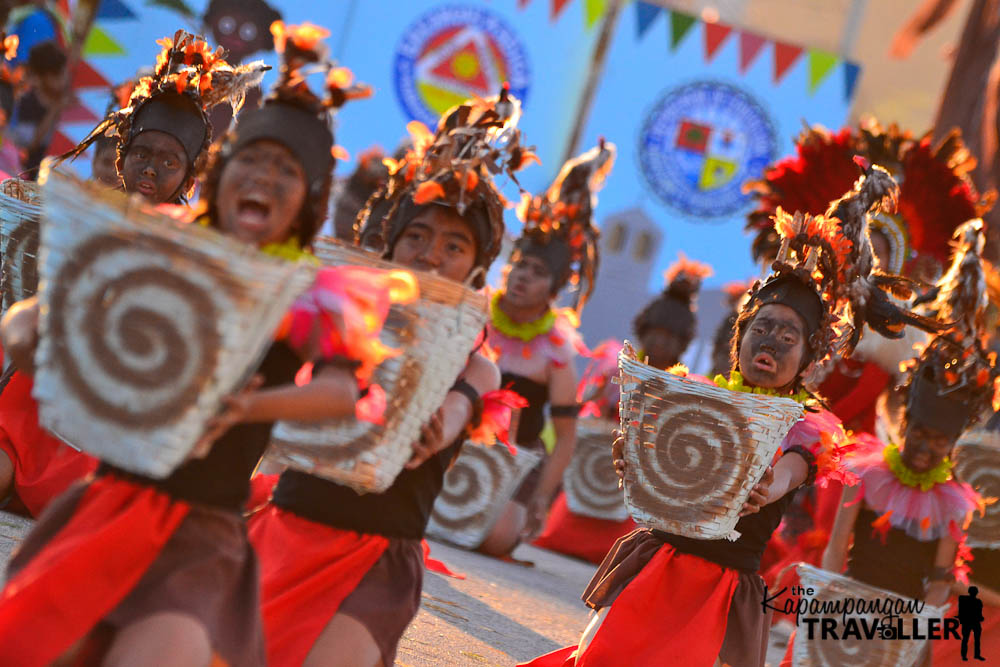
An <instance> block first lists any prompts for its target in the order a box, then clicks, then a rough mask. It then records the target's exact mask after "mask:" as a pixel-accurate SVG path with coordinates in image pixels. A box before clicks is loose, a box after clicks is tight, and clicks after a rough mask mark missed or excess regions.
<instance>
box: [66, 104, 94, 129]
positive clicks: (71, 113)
mask: <svg viewBox="0 0 1000 667" xmlns="http://www.w3.org/2000/svg"><path fill="white" fill-rule="evenodd" d="M99 120H101V119H100V118H98V116H97V114H95V113H94V112H93V111H91V110H90V109H88V108H87V107H85V106H83V105H82V104H80V103H79V102H76V103H73V104H71V105H70V106H68V107H66V108H65V109H63V112H62V114H61V115H60V116H59V122H60V123H65V124H67V125H72V124H74V123H87V124H88V125H93V124H95V123H97V121H99Z"/></svg>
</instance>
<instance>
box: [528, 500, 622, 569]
mask: <svg viewBox="0 0 1000 667" xmlns="http://www.w3.org/2000/svg"><path fill="white" fill-rule="evenodd" d="M633 530H635V522H634V521H632V519H631V517H628V518H626V519H625V520H624V521H608V520H605V519H594V518H591V517H586V516H580V515H579V514H573V512H571V511H570V510H569V507H567V505H566V494H565V493H560V494H559V496H558V497H557V498H556V500H555V502H554V503H552V508H551V509H550V510H549V518H548V519H547V520H546V522H545V530H544V531H543V532H542V534H541V535H539V536H538V539H536V540H535V542H534V544H535V546H536V547H541V548H543V549H548V550H549V551H556V552H558V553H561V554H566V555H568V556H575V557H576V558H582V559H583V560H586V561H590V562H591V563H597V564H600V562H601V561H602V560H604V557H605V556H606V555H607V554H608V552H609V551H611V547H613V546H614V544H615V542H616V541H617V540H618V539H619V538H621V537H624V536H625V535H628V534H629V533H631V532H632V531H633Z"/></svg>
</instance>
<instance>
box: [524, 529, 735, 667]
mask: <svg viewBox="0 0 1000 667" xmlns="http://www.w3.org/2000/svg"><path fill="white" fill-rule="evenodd" d="M738 583H739V573H738V572H737V571H736V570H730V569H728V568H724V567H722V566H720V565H716V564H715V563H710V562H709V561H707V560H704V559H702V558H698V557H696V556H691V555H689V554H683V553H679V552H678V551H677V550H675V549H674V548H673V547H672V546H670V545H669V544H668V545H664V546H663V547H661V548H660V550H659V551H657V552H656V555H655V556H653V558H652V560H650V561H649V564H648V565H646V567H644V568H643V569H642V571H641V572H640V573H639V574H638V576H636V578H635V579H633V580H632V583H630V584H629V585H628V586H626V587H625V590H624V591H622V592H621V594H620V595H619V596H618V598H617V599H616V600H615V602H614V604H612V605H611V610H610V611H609V612H608V615H607V617H605V619H604V622H603V624H602V625H601V627H600V629H598V631H597V634H595V635H594V638H593V640H592V641H591V642H590V645H589V646H588V647H587V648H586V649H585V650H584V651H583V652H582V653H580V654H579V655H577V657H576V661H575V662H572V661H571V654H572V652H573V649H562V650H560V651H555V652H553V653H549V654H547V655H544V656H541V657H540V658H536V659H535V660H534V661H532V662H529V663H525V664H527V665H530V666H531V667H558V666H560V665H566V666H567V667H568V666H569V665H574V666H575V667H609V666H614V665H690V666H691V667H702V666H704V667H711V665H713V664H714V663H715V659H716V658H717V657H718V656H719V651H720V650H721V649H722V641H723V639H724V638H725V636H726V620H727V618H728V616H729V606H730V604H731V603H732V600H733V594H734V593H735V592H736V586H737V584H738Z"/></svg>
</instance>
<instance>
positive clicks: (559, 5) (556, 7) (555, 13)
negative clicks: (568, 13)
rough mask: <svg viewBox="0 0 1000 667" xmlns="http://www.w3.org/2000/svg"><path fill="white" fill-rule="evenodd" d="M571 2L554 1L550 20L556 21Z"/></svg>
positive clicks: (566, 0) (563, 0) (564, 0)
mask: <svg viewBox="0 0 1000 667" xmlns="http://www.w3.org/2000/svg"><path fill="white" fill-rule="evenodd" d="M568 2H569V0H552V11H551V13H550V14H549V19H550V20H552V21H555V20H556V19H557V18H559V15H560V14H562V10H564V9H566V4H567V3H568Z"/></svg>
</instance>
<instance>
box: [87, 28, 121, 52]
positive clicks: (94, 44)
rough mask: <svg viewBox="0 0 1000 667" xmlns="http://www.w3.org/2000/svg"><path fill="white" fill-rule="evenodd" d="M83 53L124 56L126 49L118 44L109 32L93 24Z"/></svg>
mask: <svg viewBox="0 0 1000 667" xmlns="http://www.w3.org/2000/svg"><path fill="white" fill-rule="evenodd" d="M83 55H85V56H88V57H89V56H123V55H125V49H123V48H122V47H120V46H118V43H117V42H115V40H113V39H111V37H110V36H109V35H108V33H106V32H104V31H103V30H101V27H100V26H96V25H95V26H93V27H92V28H91V29H90V34H89V35H87V41H86V42H84V44H83Z"/></svg>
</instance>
